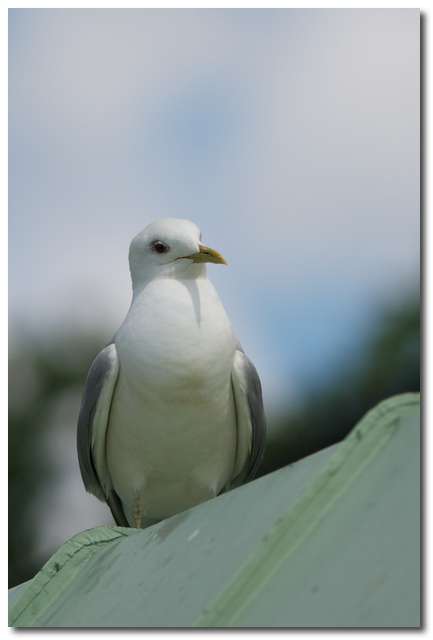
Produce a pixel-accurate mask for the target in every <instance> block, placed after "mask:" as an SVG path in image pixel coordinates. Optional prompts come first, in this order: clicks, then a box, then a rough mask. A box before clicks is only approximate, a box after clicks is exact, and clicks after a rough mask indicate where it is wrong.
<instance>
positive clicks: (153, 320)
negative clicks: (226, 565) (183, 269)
mask: <svg viewBox="0 0 433 640" xmlns="http://www.w3.org/2000/svg"><path fill="white" fill-rule="evenodd" d="M116 347H117V350H118V355H119V359H120V374H119V380H118V384H117V387H116V391H115V394H114V398H113V403H112V409H111V414H110V424H109V430H108V440H107V457H108V465H109V470H110V474H111V477H112V480H113V485H114V488H115V490H116V492H117V493H118V494H119V496H120V498H121V500H122V503H123V505H124V508H125V511H126V512H127V514H126V515H127V517H128V511H129V512H131V511H132V510H133V508H134V506H133V505H134V501H135V500H136V499H137V496H141V499H142V501H143V507H144V509H145V514H146V516H147V517H149V518H152V519H159V518H163V517H168V516H169V515H172V514H173V513H176V512H178V511H180V510H183V509H185V508H188V507H190V506H192V505H194V504H197V503H198V502H201V501H202V500H205V499H207V498H209V497H212V496H214V495H216V494H217V493H219V492H220V491H221V489H222V488H223V487H224V485H225V484H226V483H227V482H228V481H229V480H230V478H231V477H232V473H233V465H234V458H235V449H236V421H235V411H234V404H233V397H232V388H231V371H232V366H233V357H234V352H235V340H234V337H233V334H232V330H231V327H230V323H229V321H228V319H227V316H226V314H225V311H224V308H223V307H222V305H221V302H220V301H219V298H218V296H217V294H216V292H215V289H214V288H213V286H212V284H211V283H210V282H209V281H208V280H207V279H206V278H198V279H195V280H177V279H171V278H166V279H159V280H155V281H152V282H151V283H149V284H148V285H147V286H146V288H145V289H144V290H143V291H142V292H141V293H140V294H139V295H138V296H137V297H136V298H135V300H134V302H133V305H132V306H131V309H130V311H129V313H128V316H127V318H126V320H125V322H124V324H123V325H122V327H121V329H120V330H119V332H118V334H117V335H116Z"/></svg>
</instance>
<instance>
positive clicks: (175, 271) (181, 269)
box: [131, 260, 207, 298]
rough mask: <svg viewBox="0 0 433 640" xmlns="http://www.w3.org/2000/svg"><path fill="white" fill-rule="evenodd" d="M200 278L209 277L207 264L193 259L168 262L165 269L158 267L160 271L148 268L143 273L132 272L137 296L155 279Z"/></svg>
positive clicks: (134, 294) (134, 290) (133, 285)
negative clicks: (192, 260)
mask: <svg viewBox="0 0 433 640" xmlns="http://www.w3.org/2000/svg"><path fill="white" fill-rule="evenodd" d="M167 278H169V279H173V280H198V279H201V278H207V270H206V264H203V263H201V264H196V263H192V262H191V261H189V260H188V261H186V260H185V261H184V262H180V261H179V262H177V263H175V264H168V265H166V267H165V268H164V269H161V268H158V271H155V272H152V271H150V270H148V271H147V272H146V273H143V274H132V273H131V280H132V294H133V298H136V297H137V296H138V295H139V294H140V293H141V292H142V291H143V289H144V288H145V287H146V286H147V285H148V284H149V283H150V282H153V281H155V280H166V279H167Z"/></svg>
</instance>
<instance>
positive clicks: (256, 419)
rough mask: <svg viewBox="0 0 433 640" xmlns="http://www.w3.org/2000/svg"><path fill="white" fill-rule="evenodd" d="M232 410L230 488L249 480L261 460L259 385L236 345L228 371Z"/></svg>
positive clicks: (262, 425) (262, 431)
mask: <svg viewBox="0 0 433 640" xmlns="http://www.w3.org/2000/svg"><path fill="white" fill-rule="evenodd" d="M232 387H233V397H234V401H235V407H236V423H237V452H236V462H235V474H234V476H235V477H234V480H233V482H232V486H236V485H239V484H241V483H243V482H248V481H249V480H252V479H253V478H254V477H255V475H256V473H257V470H258V468H259V466H260V463H261V461H262V458H263V453H264V449H265V441H266V418H265V411H264V408H263V398H262V386H261V384H260V378H259V375H258V373H257V371H256V368H255V366H254V365H253V363H252V362H251V360H249V358H248V357H247V356H246V355H245V353H244V352H243V350H242V348H241V347H240V346H238V350H237V351H236V352H235V357H234V362H233V370H232Z"/></svg>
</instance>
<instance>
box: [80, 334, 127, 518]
mask: <svg viewBox="0 0 433 640" xmlns="http://www.w3.org/2000/svg"><path fill="white" fill-rule="evenodd" d="M118 374H119V359H118V356H117V351H116V346H115V344H114V343H112V344H109V345H108V346H106V347H105V349H103V350H102V351H101V352H100V353H99V354H98V355H97V356H96V358H95V360H94V361H93V363H92V365H91V367H90V369H89V373H88V376H87V380H86V386H85V389H84V393H83V399H82V403H81V409H80V415H79V418H78V429H77V450H78V460H79V463H80V471H81V476H82V478H83V482H84V486H85V487H86V490H87V491H89V492H90V493H92V494H93V495H95V496H96V497H97V498H99V499H100V500H102V501H104V502H107V504H108V506H109V507H110V510H111V513H112V514H113V518H114V519H115V521H116V523H117V524H118V525H121V526H125V527H127V526H128V522H127V520H126V517H125V514H124V512H123V508H122V504H121V502H120V500H119V497H118V495H117V494H116V492H115V491H114V489H113V486H112V482H111V477H110V474H109V471H108V466H107V457H106V437H107V428H108V421H109V417H110V408H111V401H112V398H113V393H114V389H115V387H116V383H117V378H118Z"/></svg>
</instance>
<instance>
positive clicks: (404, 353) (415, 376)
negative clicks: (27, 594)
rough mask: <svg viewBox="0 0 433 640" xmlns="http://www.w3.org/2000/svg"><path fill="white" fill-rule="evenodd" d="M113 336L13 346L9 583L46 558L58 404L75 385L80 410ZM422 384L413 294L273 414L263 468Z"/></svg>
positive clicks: (339, 432) (305, 450)
mask: <svg viewBox="0 0 433 640" xmlns="http://www.w3.org/2000/svg"><path fill="white" fill-rule="evenodd" d="M101 338H102V339H101ZM108 338H109V336H101V335H99V336H95V335H77V336H69V337H68V336H64V335H59V336H51V337H50V338H49V339H45V340H43V341H40V340H35V339H34V338H27V339H22V340H21V341H20V344H19V347H16V348H12V349H11V354H10V362H9V584H10V586H13V585H15V584H18V583H21V582H23V581H25V580H27V579H29V578H31V577H32V576H33V575H34V574H35V572H36V571H37V570H38V569H39V568H40V567H41V565H42V564H43V562H45V560H46V559H47V558H46V557H40V554H38V552H37V549H38V544H37V542H38V539H40V536H41V535H42V531H43V524H44V523H43V522H42V521H41V515H40V513H39V510H38V502H39V501H40V499H41V495H42V494H43V492H44V491H47V490H48V491H50V490H51V487H52V486H53V484H52V483H53V482H55V478H56V473H58V470H56V469H55V468H54V466H53V463H52V461H51V460H50V458H49V456H47V452H46V447H45V443H46V437H45V436H46V434H47V432H48V430H49V428H52V424H51V422H52V421H51V420H50V414H51V412H52V409H53V406H54V405H55V403H56V401H57V400H58V398H59V397H60V396H61V395H62V394H64V393H65V392H68V391H76V392H77V403H76V405H77V406H76V411H77V413H78V403H79V394H80V392H81V389H82V386H83V384H84V380H85V376H86V373H87V370H88V367H89V364H90V362H91V361H92V359H93V357H94V356H95V354H96V353H97V352H98V351H99V350H100V349H101V348H102V347H103V346H104V344H106V343H107V341H108ZM419 388H420V314H419V304H418V302H417V301H414V300H411V301H406V302H405V303H404V304H401V305H400V306H399V307H398V308H393V309H391V310H389V311H387V312H386V313H384V314H383V315H381V317H379V318H378V320H377V322H376V323H375V324H374V326H373V327H372V331H371V335H370V337H369V339H368V340H367V342H366V344H364V345H363V348H362V350H361V351H360V352H359V354H358V355H357V356H356V357H352V358H350V359H349V360H347V361H346V362H344V363H343V364H342V366H341V369H340V370H339V371H338V372H335V369H333V371H332V374H330V376H329V377H328V379H327V382H326V384H325V385H322V386H321V387H320V388H314V389H306V390H305V393H304V397H303V399H302V402H301V403H300V405H298V407H297V409H296V410H295V411H293V410H291V409H290V408H289V407H288V408H287V411H286V412H285V414H284V415H283V416H280V417H278V418H275V419H274V420H272V421H271V424H270V428H269V438H268V446H267V450H266V454H265V459H264V462H263V465H262V469H261V472H262V473H268V472H270V471H273V470H274V469H277V468H279V467H281V466H284V465H286V464H289V463H291V462H294V461H295V460H298V459H299V458H302V457H304V456H305V455H308V454H310V453H313V452H314V451H317V450H318V449H321V448H323V447H325V446H327V445H330V444H332V443H334V442H337V441H338V440H340V439H341V438H343V437H344V436H345V435H346V434H347V433H348V431H350V429H351V428H352V427H353V425H354V424H355V423H356V422H357V421H358V420H359V419H360V418H361V417H362V415H363V414H364V413H365V412H366V411H368V410H369V409H371V408H372V407H373V406H374V405H375V404H377V402H379V401H380V400H382V399H384V398H386V397H389V396H391V395H394V394H397V393H401V392H405V391H417V390H419ZM265 400H266V399H265ZM75 418H76V416H75V415H74V416H73V420H71V424H73V422H74V421H75ZM77 472H78V467H77ZM50 483H51V484H50ZM83 492H84V488H83ZM39 503H40V502H39Z"/></svg>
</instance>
